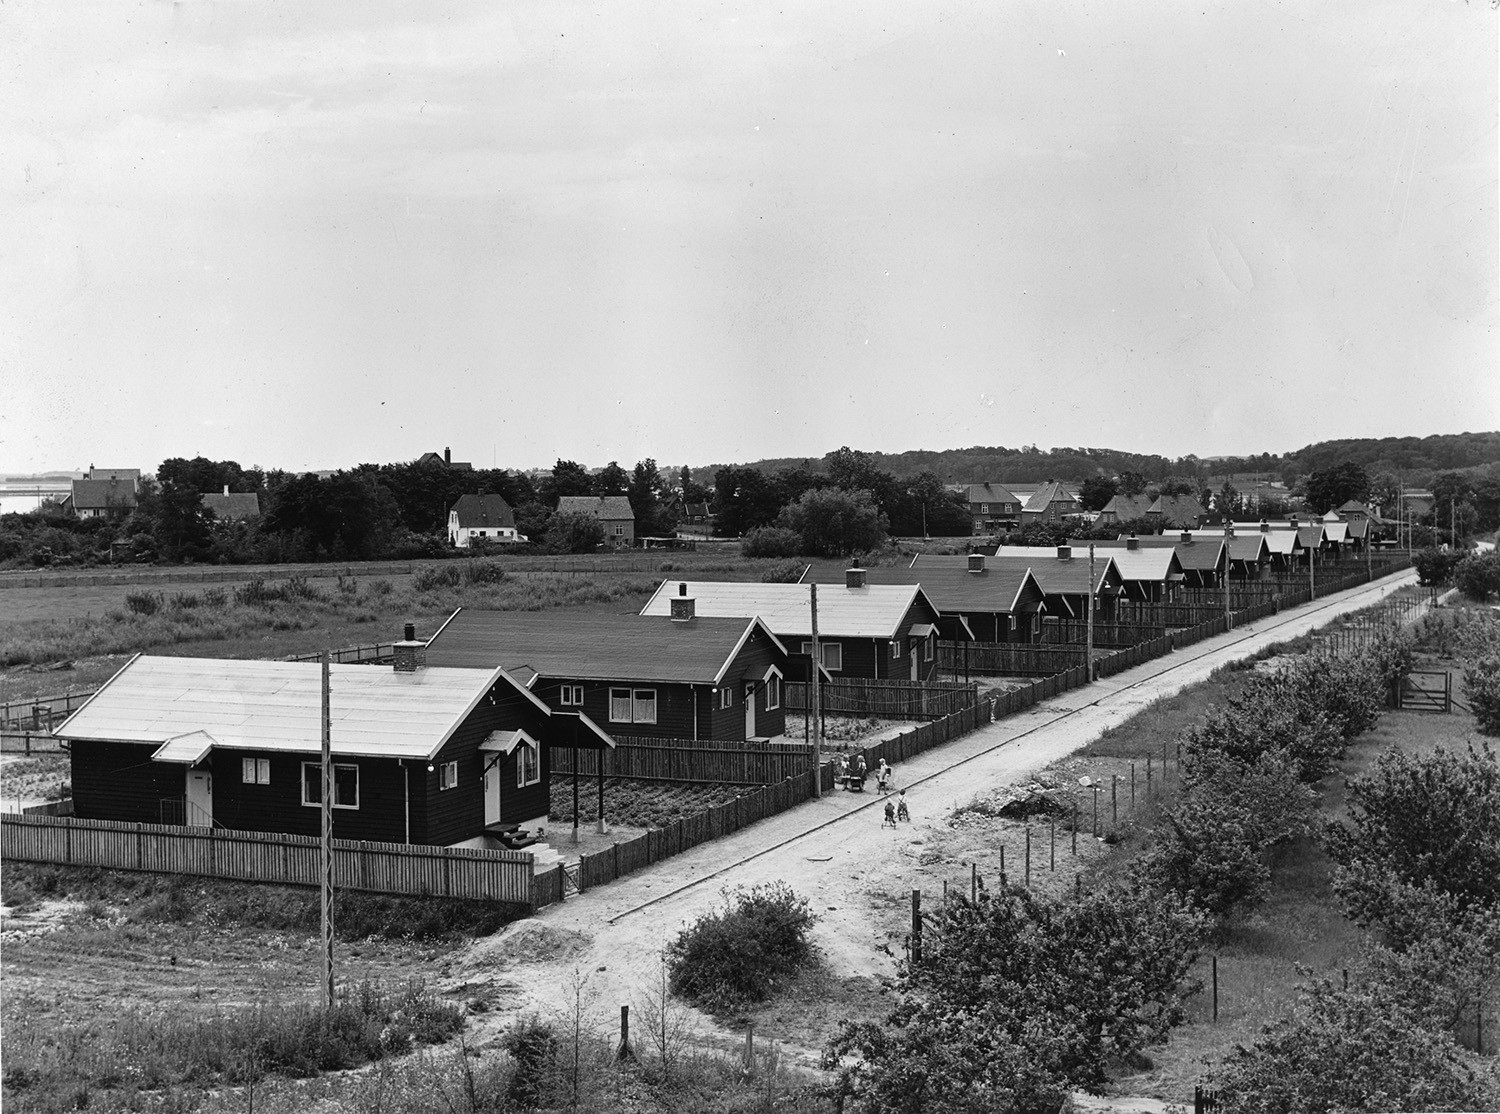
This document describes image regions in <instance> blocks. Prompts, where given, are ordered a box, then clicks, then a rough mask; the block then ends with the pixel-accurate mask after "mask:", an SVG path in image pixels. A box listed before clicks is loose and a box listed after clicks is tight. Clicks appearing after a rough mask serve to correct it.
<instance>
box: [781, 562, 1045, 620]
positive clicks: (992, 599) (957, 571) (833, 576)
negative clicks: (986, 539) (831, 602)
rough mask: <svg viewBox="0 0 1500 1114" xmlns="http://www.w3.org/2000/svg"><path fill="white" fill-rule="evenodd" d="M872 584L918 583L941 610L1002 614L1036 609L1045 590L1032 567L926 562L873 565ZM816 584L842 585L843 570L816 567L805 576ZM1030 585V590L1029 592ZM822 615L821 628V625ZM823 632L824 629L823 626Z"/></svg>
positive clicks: (869, 574) (868, 572) (820, 596)
mask: <svg viewBox="0 0 1500 1114" xmlns="http://www.w3.org/2000/svg"><path fill="white" fill-rule="evenodd" d="M865 574H866V577H867V579H868V581H869V583H871V584H915V585H919V586H920V587H921V589H922V591H923V592H925V593H926V594H927V598H928V599H930V600H932V603H933V606H935V607H937V608H938V609H939V610H940V611H942V612H944V613H947V612H964V611H969V612H974V611H987V612H996V613H1000V614H1012V613H1026V612H1031V611H1036V610H1037V609H1038V607H1039V605H1040V604H1041V599H1042V589H1041V586H1040V585H1039V584H1037V583H1036V578H1035V577H1034V576H1032V575H1031V570H1030V568H993V569H991V568H986V569H985V570H984V571H983V572H979V573H971V572H969V570H968V569H967V568H966V567H965V568H956V567H953V566H941V567H939V566H932V567H929V566H927V565H923V566H922V567H921V568H920V569H917V568H904V569H902V568H874V569H866V570H865ZM804 579H806V580H807V581H809V582H810V583H814V584H819V585H822V584H832V585H841V584H843V583H844V573H843V571H842V570H837V569H828V568H814V569H811V570H809V574H808V575H807V576H806V577H804ZM1028 588H1029V591H1028ZM822 605H823V594H822V592H819V593H818V610H819V612H820V615H821V612H822ZM821 626H822V623H821V618H820V622H819V627H820V628H821ZM820 633H821V629H820Z"/></svg>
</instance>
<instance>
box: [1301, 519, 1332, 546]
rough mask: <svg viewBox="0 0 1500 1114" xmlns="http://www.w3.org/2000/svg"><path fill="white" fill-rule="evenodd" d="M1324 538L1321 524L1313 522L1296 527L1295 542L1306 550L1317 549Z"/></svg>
mask: <svg viewBox="0 0 1500 1114" xmlns="http://www.w3.org/2000/svg"><path fill="white" fill-rule="evenodd" d="M1325 536H1326V534H1325V533H1324V530H1323V524H1322V523H1321V522H1314V523H1311V524H1309V525H1306V526H1298V527H1297V540H1298V541H1300V542H1301V543H1302V544H1303V546H1304V547H1306V548H1308V549H1317V548H1318V547H1320V546H1321V545H1322V544H1323V539H1324V537H1325Z"/></svg>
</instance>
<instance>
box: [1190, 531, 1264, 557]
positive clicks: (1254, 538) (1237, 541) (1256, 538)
mask: <svg viewBox="0 0 1500 1114" xmlns="http://www.w3.org/2000/svg"><path fill="white" fill-rule="evenodd" d="M1192 535H1193V538H1194V539H1195V540H1196V539H1200V538H1202V539H1207V538H1218V539H1219V540H1220V541H1227V542H1228V543H1229V559H1230V560H1231V561H1254V562H1256V563H1257V564H1259V563H1260V562H1261V561H1263V560H1267V559H1269V558H1270V555H1271V550H1270V546H1269V545H1268V544H1267V543H1266V536H1265V535H1264V534H1262V533H1261V532H1260V528H1259V527H1258V526H1257V527H1252V528H1249V529H1247V530H1246V532H1245V533H1240V532H1239V527H1236V528H1235V533H1234V535H1233V536H1232V537H1229V538H1225V537H1224V531H1223V530H1222V529H1217V530H1215V529H1213V528H1209V529H1207V530H1194V531H1192Z"/></svg>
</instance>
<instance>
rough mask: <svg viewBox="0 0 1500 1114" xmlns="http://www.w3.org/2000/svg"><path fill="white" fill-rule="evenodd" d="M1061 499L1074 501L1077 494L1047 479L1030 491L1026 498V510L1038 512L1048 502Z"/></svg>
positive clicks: (1044, 507) (1062, 500)
mask: <svg viewBox="0 0 1500 1114" xmlns="http://www.w3.org/2000/svg"><path fill="white" fill-rule="evenodd" d="M1056 501H1061V502H1066V503H1076V502H1077V501H1078V500H1077V496H1075V495H1074V494H1073V493H1072V492H1070V491H1069V490H1068V489H1067V488H1065V487H1063V485H1062V484H1060V483H1054V482H1052V481H1050V480H1049V481H1048V482H1047V483H1044V484H1042V485H1041V486H1040V487H1039V488H1037V489H1036V490H1035V491H1033V492H1032V493H1031V495H1030V496H1029V497H1028V498H1027V500H1026V510H1028V511H1032V512H1040V511H1044V510H1046V509H1047V506H1048V504H1050V503H1053V502H1056Z"/></svg>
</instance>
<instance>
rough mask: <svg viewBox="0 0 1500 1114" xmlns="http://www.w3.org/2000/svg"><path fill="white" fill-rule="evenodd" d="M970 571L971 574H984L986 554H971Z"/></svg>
mask: <svg viewBox="0 0 1500 1114" xmlns="http://www.w3.org/2000/svg"><path fill="white" fill-rule="evenodd" d="M969 571H970V572H984V554H983V553H971V554H969Z"/></svg>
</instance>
